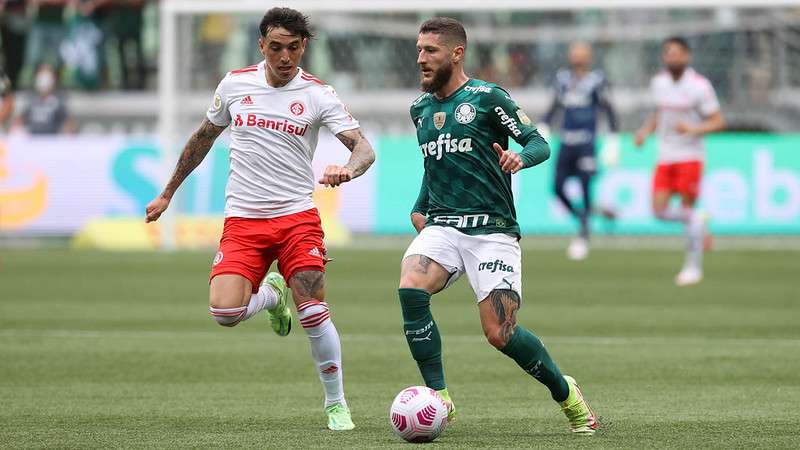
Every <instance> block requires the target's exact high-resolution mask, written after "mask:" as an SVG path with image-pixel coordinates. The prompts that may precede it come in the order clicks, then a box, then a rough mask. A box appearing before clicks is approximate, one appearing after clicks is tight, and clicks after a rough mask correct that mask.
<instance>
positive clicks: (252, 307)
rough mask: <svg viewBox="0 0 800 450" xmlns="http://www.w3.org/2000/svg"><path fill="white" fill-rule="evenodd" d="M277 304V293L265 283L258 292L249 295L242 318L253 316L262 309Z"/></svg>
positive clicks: (270, 307)
mask: <svg viewBox="0 0 800 450" xmlns="http://www.w3.org/2000/svg"><path fill="white" fill-rule="evenodd" d="M277 305H278V293H277V292H275V289H274V288H273V287H272V286H270V285H268V284H265V285H263V286H261V287H260V288H259V289H258V292H256V293H255V294H253V295H251V296H250V303H248V304H247V312H246V313H245V314H244V317H243V318H242V320H247V319H249V318H251V317H253V316H254V315H255V314H256V313H257V312H259V311H261V310H262V309H272V308H274V307H275V306H277Z"/></svg>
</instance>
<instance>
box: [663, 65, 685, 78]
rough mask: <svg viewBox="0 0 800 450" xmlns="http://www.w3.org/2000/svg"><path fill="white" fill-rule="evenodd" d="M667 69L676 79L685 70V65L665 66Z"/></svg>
mask: <svg viewBox="0 0 800 450" xmlns="http://www.w3.org/2000/svg"><path fill="white" fill-rule="evenodd" d="M667 71H668V72H669V73H670V74H671V75H672V78H674V79H676V80H677V79H679V78H680V77H682V76H683V72H685V71H686V66H685V65H683V64H675V65H671V66H667Z"/></svg>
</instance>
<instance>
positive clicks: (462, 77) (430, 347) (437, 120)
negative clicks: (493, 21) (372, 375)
mask: <svg viewBox="0 0 800 450" xmlns="http://www.w3.org/2000/svg"><path fill="white" fill-rule="evenodd" d="M466 47H467V36H466V32H465V31H464V27H463V26H462V25H461V24H460V23H459V22H458V21H456V20H455V19H450V18H435V19H431V20H429V21H427V22H425V23H423V24H422V26H421V27H420V30H419V36H418V39H417V51H418V57H417V64H418V65H419V67H420V71H421V85H422V90H423V91H425V93H424V94H422V96H420V97H419V98H418V99H417V100H415V101H414V103H413V104H412V105H411V119H412V121H413V123H414V126H415V127H416V129H417V139H418V141H419V146H420V150H421V151H422V156H423V158H424V162H423V164H424V166H425V174H424V177H423V181H422V187H421V189H420V193H419V197H418V199H417V202H416V204H415V205H414V207H413V209H412V213H411V221H412V223H413V224H414V227H415V228H416V229H417V231H418V232H419V235H417V237H416V238H415V239H414V241H413V242H412V243H411V245H410V246H409V247H408V250H407V251H406V253H405V255H404V256H403V262H402V268H401V275H400V289H399V290H398V294H399V297H400V305H401V308H402V312H403V321H404V323H403V328H404V330H405V335H406V340H407V342H408V346H409V348H410V349H411V354H412V356H413V357H414V359H415V360H416V362H417V365H418V367H419V369H420V372H421V374H422V377H423V379H424V380H425V384H426V385H427V386H428V387H430V388H432V389H435V390H436V391H438V392H439V394H440V395H441V397H442V399H443V400H444V401H445V403H446V404H447V406H448V408H449V410H450V414H449V418H450V419H452V418H453V415H454V413H455V409H454V407H453V401H452V400H451V398H450V395H449V392H448V391H447V386H446V384H445V380H444V370H443V366H442V355H441V353H442V344H441V337H440V335H439V330H438V328H437V326H436V322H435V321H434V320H433V315H432V314H431V311H430V298H431V295H432V294H435V293H437V292H439V291H441V290H443V289H445V288H447V287H448V286H449V285H450V284H451V283H452V282H453V281H455V280H456V279H457V278H458V277H459V276H460V275H462V274H464V273H466V275H467V278H468V280H469V283H470V286H471V287H472V290H473V292H474V293H475V296H476V300H477V302H478V310H479V315H480V319H481V325H482V326H483V332H484V334H485V335H486V338H487V339H488V341H489V343H490V344H491V345H492V346H494V347H495V348H497V349H498V350H500V351H501V352H502V353H503V354H505V355H506V356H508V357H510V358H511V359H513V360H514V361H516V362H517V364H519V366H520V367H521V368H522V369H523V370H524V371H525V372H527V373H528V374H530V375H531V376H533V377H534V378H536V379H537V380H538V381H540V382H541V383H542V384H544V385H545V386H547V388H548V389H549V390H550V393H551V396H552V397H553V399H554V400H555V401H557V402H558V403H559V404H560V405H561V408H562V410H563V411H564V413H565V414H566V416H567V418H568V419H569V423H570V428H571V430H572V431H573V432H575V433H580V434H593V433H594V432H595V430H596V429H597V428H598V426H599V425H598V422H597V420H596V418H595V414H594V412H592V410H591V408H590V407H589V405H588V403H587V402H586V400H585V399H584V398H583V396H582V395H581V391H580V389H578V385H577V384H576V383H575V380H574V379H573V378H571V377H569V376H564V375H562V374H561V371H560V370H559V368H558V366H557V365H556V364H555V362H554V361H553V360H552V359H551V357H550V355H549V354H548V353H547V350H546V349H545V347H544V345H543V344H542V342H541V341H540V340H539V338H538V337H536V336H535V335H534V334H533V333H531V332H530V331H528V330H527V329H525V328H524V327H523V326H522V325H518V324H517V322H516V315H517V310H518V309H519V307H520V305H521V301H522V273H521V271H522V252H521V250H520V246H519V242H518V241H519V238H520V229H519V225H518V224H517V220H516V212H515V210H514V200H513V196H512V191H511V174H513V173H516V172H518V171H520V170H522V169H525V168H528V167H533V166H535V165H537V164H540V163H542V162H544V161H545V160H547V158H549V156H550V148H549V147H548V145H547V142H545V140H544V139H543V138H542V137H541V136H540V135H539V133H538V132H537V131H536V127H535V126H534V125H533V124H532V123H531V121H530V119H529V118H528V116H527V115H526V114H525V112H523V111H522V109H520V108H519V106H517V104H516V103H515V102H514V100H512V99H511V97H510V96H509V94H508V93H507V92H506V91H505V90H504V89H503V88H501V87H500V86H497V85H496V84H493V83H488V82H485V81H481V80H477V79H471V78H468V77H467V76H466V74H465V73H464V65H463V64H464V56H465V51H466ZM509 138H511V139H514V140H515V141H516V142H517V143H519V144H520V145H522V147H523V149H522V151H521V152H520V153H516V152H513V151H510V150H507V148H508V140H509Z"/></svg>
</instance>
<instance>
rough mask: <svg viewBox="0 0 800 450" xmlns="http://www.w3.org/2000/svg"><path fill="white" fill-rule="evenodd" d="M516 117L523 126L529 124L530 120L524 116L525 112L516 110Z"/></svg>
mask: <svg viewBox="0 0 800 450" xmlns="http://www.w3.org/2000/svg"><path fill="white" fill-rule="evenodd" d="M517 117H519V121H520V123H522V124H523V125H530V124H531V118H530V117H528V115H527V114H525V111H523V110H521V109H518V110H517Z"/></svg>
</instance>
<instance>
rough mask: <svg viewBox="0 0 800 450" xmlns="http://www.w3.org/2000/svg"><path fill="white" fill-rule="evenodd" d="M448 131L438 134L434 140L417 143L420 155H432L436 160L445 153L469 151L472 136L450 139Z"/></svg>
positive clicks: (470, 149)
mask: <svg viewBox="0 0 800 450" xmlns="http://www.w3.org/2000/svg"><path fill="white" fill-rule="evenodd" d="M451 138H452V135H451V134H450V133H446V134H440V135H439V136H438V137H437V138H436V140H435V141H430V142H424V143H422V144H420V145H419V148H420V150H422V156H424V157H425V158H427V157H429V156H432V157H434V158H436V160H437V161H438V160H440V159H442V156H443V155H444V154H445V153H455V152H461V153H464V152H471V151H472V138H461V139H458V138H455V139H451Z"/></svg>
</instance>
